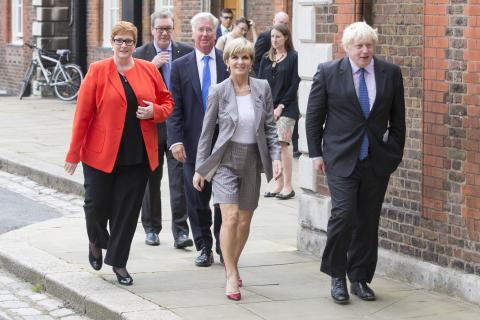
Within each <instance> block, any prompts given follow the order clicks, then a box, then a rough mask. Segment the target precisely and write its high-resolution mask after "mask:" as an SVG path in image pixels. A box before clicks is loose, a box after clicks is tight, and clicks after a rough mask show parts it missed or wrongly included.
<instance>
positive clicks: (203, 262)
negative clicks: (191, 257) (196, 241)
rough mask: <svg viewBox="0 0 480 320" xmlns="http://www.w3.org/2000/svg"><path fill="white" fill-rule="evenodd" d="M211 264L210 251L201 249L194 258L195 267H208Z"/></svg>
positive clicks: (211, 253)
mask: <svg viewBox="0 0 480 320" xmlns="http://www.w3.org/2000/svg"><path fill="white" fill-rule="evenodd" d="M212 263H213V252H212V250H210V249H208V250H207V249H205V248H203V249H202V251H201V252H200V255H199V256H198V257H196V258H195V265H196V266H197V267H210V266H211V265H212Z"/></svg>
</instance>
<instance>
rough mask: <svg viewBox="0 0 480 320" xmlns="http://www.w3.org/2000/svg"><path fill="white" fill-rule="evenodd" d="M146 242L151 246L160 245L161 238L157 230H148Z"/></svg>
mask: <svg viewBox="0 0 480 320" xmlns="http://www.w3.org/2000/svg"><path fill="white" fill-rule="evenodd" d="M145 244H148V245H149V246H158V245H160V239H159V238H158V234H156V233H155V232H148V233H147V234H146V235H145Z"/></svg>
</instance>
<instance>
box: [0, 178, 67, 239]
mask: <svg viewBox="0 0 480 320" xmlns="http://www.w3.org/2000/svg"><path fill="white" fill-rule="evenodd" d="M60 216H61V214H60V213H59V212H57V211H56V210H55V209H53V208H50V207H48V206H46V205H42V204H38V203H36V202H35V201H33V200H31V199H28V198H26V197H23V196H21V195H20V194H18V193H14V192H11V191H9V190H6V189H4V188H1V187H0V234H2V233H5V232H8V231H11V230H14V229H18V228H21V227H24V226H27V225H29V224H32V223H36V222H40V221H44V220H48V219H53V218H57V217H60Z"/></svg>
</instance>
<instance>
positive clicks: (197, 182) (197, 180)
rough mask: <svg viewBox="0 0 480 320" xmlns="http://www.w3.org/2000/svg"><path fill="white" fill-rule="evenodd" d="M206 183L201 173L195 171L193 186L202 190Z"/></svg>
mask: <svg viewBox="0 0 480 320" xmlns="http://www.w3.org/2000/svg"><path fill="white" fill-rule="evenodd" d="M204 184H205V178H204V177H202V176H201V175H200V173H198V172H195V174H194V175H193V187H194V188H195V189H197V190H198V191H199V192H202V190H203V186H204Z"/></svg>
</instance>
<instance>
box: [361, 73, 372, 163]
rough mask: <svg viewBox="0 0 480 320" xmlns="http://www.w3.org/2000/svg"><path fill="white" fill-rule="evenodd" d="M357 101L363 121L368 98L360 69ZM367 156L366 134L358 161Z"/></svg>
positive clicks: (365, 115)
mask: <svg viewBox="0 0 480 320" xmlns="http://www.w3.org/2000/svg"><path fill="white" fill-rule="evenodd" d="M358 100H359V102H360V106H361V107H362V113H363V116H364V117H365V119H367V118H368V114H369V113H370V99H369V98H368V90H367V83H366V82H365V69H364V68H361V69H360V77H359V79H358ZM367 156H368V136H367V133H366V132H365V134H364V135H363V139H362V145H361V146H360V154H359V155H358V159H360V160H363V159H365V158H366V157H367Z"/></svg>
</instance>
